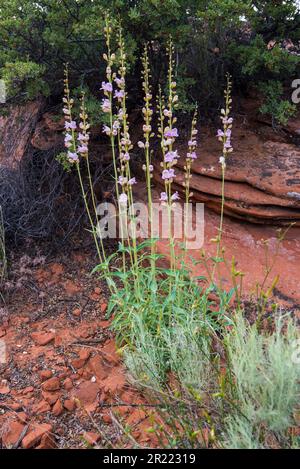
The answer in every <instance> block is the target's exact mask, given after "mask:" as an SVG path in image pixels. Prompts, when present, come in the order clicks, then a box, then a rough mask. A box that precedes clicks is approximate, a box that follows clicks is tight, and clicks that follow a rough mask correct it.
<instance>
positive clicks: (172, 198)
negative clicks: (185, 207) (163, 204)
mask: <svg viewBox="0 0 300 469" xmlns="http://www.w3.org/2000/svg"><path fill="white" fill-rule="evenodd" d="M179 199H180V197H179V195H178V192H177V191H176V192H175V193H174V194H173V195H172V197H171V200H172V201H173V202H174V201H175V200H179Z"/></svg>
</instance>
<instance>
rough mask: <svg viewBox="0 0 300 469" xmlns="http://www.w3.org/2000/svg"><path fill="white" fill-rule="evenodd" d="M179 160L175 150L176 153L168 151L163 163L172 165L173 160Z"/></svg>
mask: <svg viewBox="0 0 300 469" xmlns="http://www.w3.org/2000/svg"><path fill="white" fill-rule="evenodd" d="M177 158H179V156H178V153H177V150H176V151H168V153H166V154H165V162H166V163H173V161H174V160H177Z"/></svg>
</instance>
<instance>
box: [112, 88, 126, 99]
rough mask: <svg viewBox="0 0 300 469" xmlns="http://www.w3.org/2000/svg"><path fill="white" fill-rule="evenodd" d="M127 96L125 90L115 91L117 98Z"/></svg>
mask: <svg viewBox="0 0 300 469" xmlns="http://www.w3.org/2000/svg"><path fill="white" fill-rule="evenodd" d="M124 96H125V91H124V90H120V91H117V90H116V91H115V94H114V97H115V98H117V99H118V100H121V99H122V98H124Z"/></svg>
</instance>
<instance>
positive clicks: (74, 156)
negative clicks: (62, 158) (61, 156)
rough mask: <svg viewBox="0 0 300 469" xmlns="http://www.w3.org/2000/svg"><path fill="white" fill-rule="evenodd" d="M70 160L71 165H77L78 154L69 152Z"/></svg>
mask: <svg viewBox="0 0 300 469" xmlns="http://www.w3.org/2000/svg"><path fill="white" fill-rule="evenodd" d="M68 158H69V161H70V162H71V163H77V162H78V161H79V158H78V155H77V153H72V152H71V151H68Z"/></svg>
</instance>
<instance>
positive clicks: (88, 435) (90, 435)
mask: <svg viewBox="0 0 300 469" xmlns="http://www.w3.org/2000/svg"><path fill="white" fill-rule="evenodd" d="M83 438H84V440H85V441H86V442H87V443H88V444H89V445H91V446H94V445H95V444H96V443H97V441H99V439H100V435H99V434H98V433H94V432H84V434H83Z"/></svg>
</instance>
